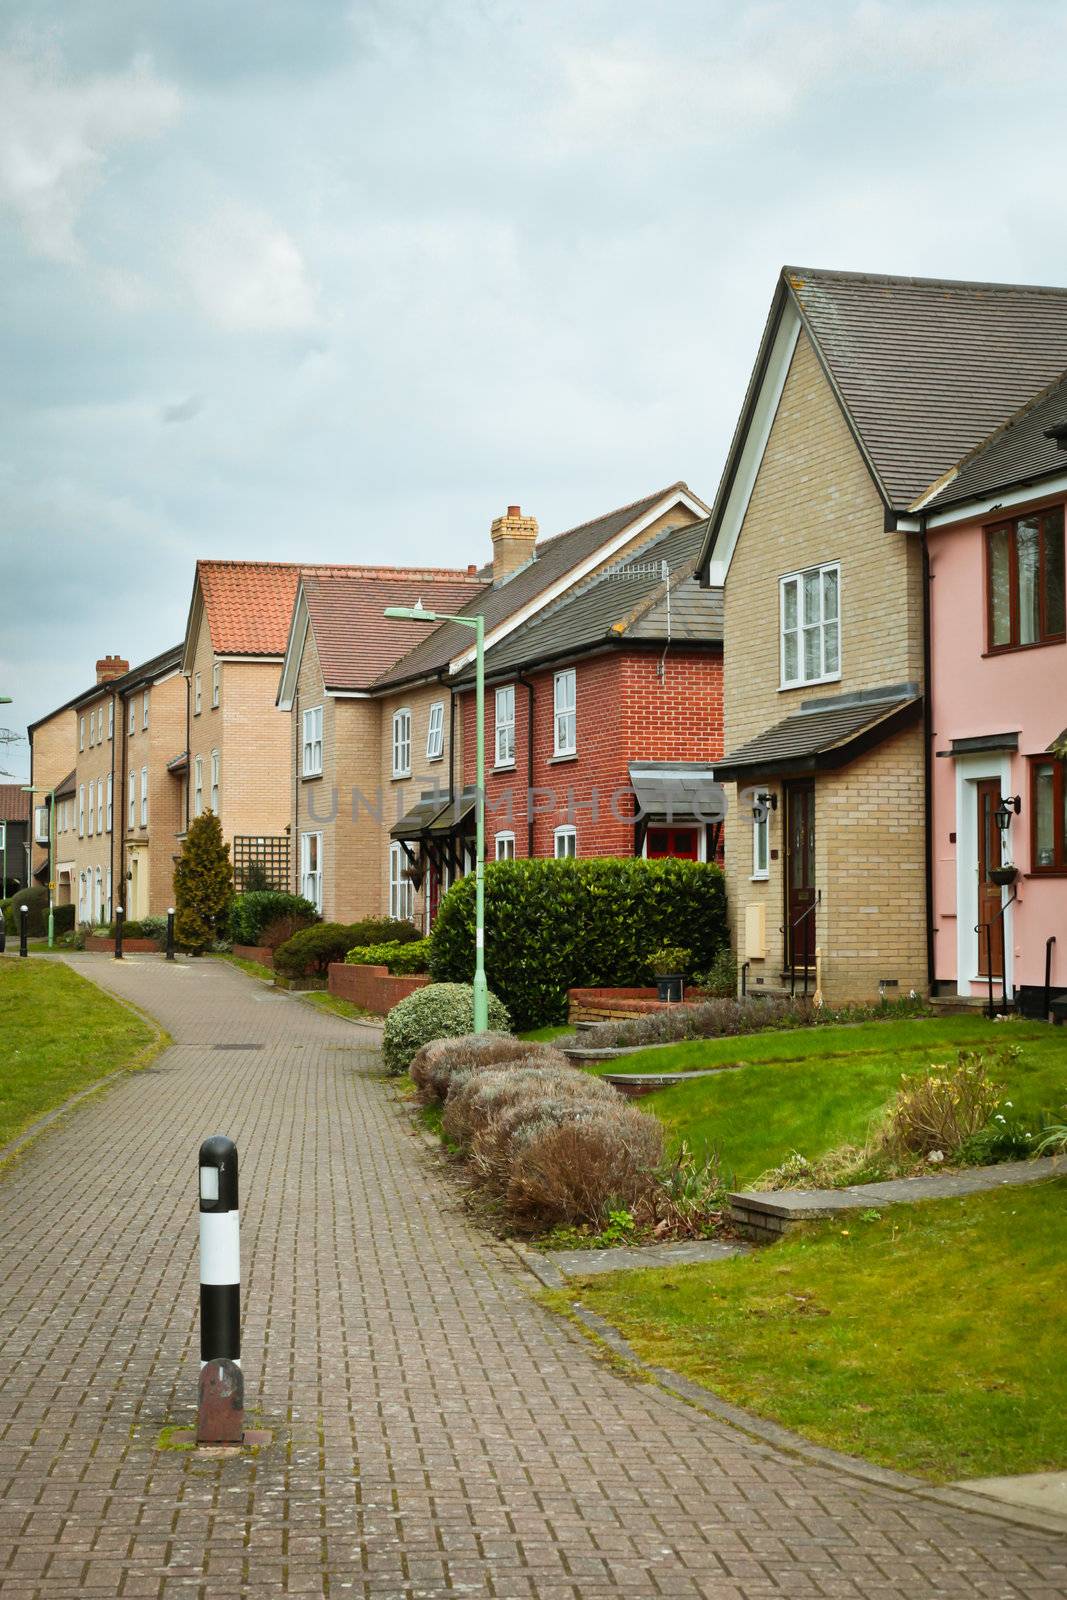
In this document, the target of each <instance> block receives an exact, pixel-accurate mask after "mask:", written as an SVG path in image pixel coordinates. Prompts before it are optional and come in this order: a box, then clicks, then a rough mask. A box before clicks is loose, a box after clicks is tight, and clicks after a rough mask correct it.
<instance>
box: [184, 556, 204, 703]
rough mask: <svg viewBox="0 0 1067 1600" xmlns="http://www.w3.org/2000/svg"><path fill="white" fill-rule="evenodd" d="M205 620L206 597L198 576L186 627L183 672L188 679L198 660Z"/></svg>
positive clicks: (194, 583) (194, 584) (195, 580)
mask: <svg viewBox="0 0 1067 1600" xmlns="http://www.w3.org/2000/svg"><path fill="white" fill-rule="evenodd" d="M203 620H204V595H203V591H202V590H201V588H200V576H199V574H197V576H196V578H195V579H194V581H193V598H192V599H191V601H190V602H189V620H188V622H187V623H186V626H185V648H184V649H183V650H182V663H181V670H182V674H183V676H184V677H186V678H189V677H192V672H193V662H194V661H195V659H196V646H197V642H198V640H199V637H200V626H201V623H202V622H203Z"/></svg>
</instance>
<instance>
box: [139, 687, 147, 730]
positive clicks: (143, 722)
mask: <svg viewBox="0 0 1067 1600" xmlns="http://www.w3.org/2000/svg"><path fill="white" fill-rule="evenodd" d="M141 727H142V728H147V727H148V690H147V689H146V690H145V692H144V705H143V709H142V712H141Z"/></svg>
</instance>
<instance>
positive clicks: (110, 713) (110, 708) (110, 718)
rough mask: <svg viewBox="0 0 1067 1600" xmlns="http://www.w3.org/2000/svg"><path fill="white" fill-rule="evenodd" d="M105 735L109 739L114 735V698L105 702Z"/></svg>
mask: <svg viewBox="0 0 1067 1600" xmlns="http://www.w3.org/2000/svg"><path fill="white" fill-rule="evenodd" d="M107 736H108V738H109V739H113V738H114V737H115V702H114V700H109V701H108V703H107Z"/></svg>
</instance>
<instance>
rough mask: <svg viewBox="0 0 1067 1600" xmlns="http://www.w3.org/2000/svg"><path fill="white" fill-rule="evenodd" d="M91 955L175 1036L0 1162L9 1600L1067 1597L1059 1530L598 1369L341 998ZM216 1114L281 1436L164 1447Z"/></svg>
mask: <svg viewBox="0 0 1067 1600" xmlns="http://www.w3.org/2000/svg"><path fill="white" fill-rule="evenodd" d="M71 964H72V965H73V966H74V967H75V968H76V969H77V970H78V971H80V972H82V973H84V974H86V975H87V976H89V977H91V978H92V979H94V980H95V981H97V982H99V983H101V984H102V985H103V986H104V987H106V988H108V989H110V990H112V991H113V992H115V993H116V994H118V995H120V996H122V997H124V998H127V999H129V1000H132V1001H134V1002H136V1003H137V1004H138V1005H140V1006H141V1007H143V1008H144V1009H145V1010H146V1011H149V1012H151V1013H152V1015H154V1016H155V1017H157V1018H158V1019H159V1020H160V1021H161V1022H162V1023H163V1024H164V1026H165V1027H166V1028H167V1029H168V1030H169V1032H170V1033H171V1035H172V1037H173V1038H174V1039H175V1041H176V1042H175V1044H174V1046H173V1047H172V1048H171V1049H169V1050H167V1051H166V1052H165V1053H164V1054H163V1055H162V1056H160V1057H159V1058H158V1059H157V1061H156V1062H155V1063H154V1064H153V1066H152V1067H151V1068H150V1069H149V1070H148V1071H146V1072H143V1073H139V1074H136V1075H133V1076H130V1077H124V1078H121V1079H119V1080H117V1082H116V1083H115V1084H114V1085H113V1086H112V1087H110V1088H109V1089H107V1090H105V1091H104V1092H103V1093H102V1094H100V1095H98V1096H94V1097H92V1098H90V1099H89V1100H87V1101H85V1102H83V1104H82V1105H81V1106H79V1107H78V1108H77V1109H76V1110H75V1111H73V1112H72V1113H71V1114H70V1115H69V1116H67V1117H64V1118H61V1119H60V1120H59V1121H58V1122H57V1123H55V1124H54V1125H53V1126H52V1127H50V1128H49V1129H48V1130H46V1131H45V1132H44V1133H43V1134H42V1135H41V1137H40V1138H39V1139H38V1140H37V1141H36V1142H35V1143H34V1144H33V1145H32V1146H31V1147H30V1148H29V1149H28V1150H27V1151H26V1152H25V1153H24V1154H23V1155H22V1156H21V1157H20V1158H19V1159H18V1160H17V1161H16V1162H15V1163H14V1164H13V1165H12V1166H11V1167H10V1168H9V1169H7V1171H6V1172H5V1174H4V1175H3V1176H2V1177H0V1600H9V1597H11V1600H13V1597H15V1596H19V1597H22V1596H25V1597H31V1596H34V1597H36V1596H40V1597H57V1596H64V1597H66V1596H69V1597H71V1600H74V1597H82V1596H112V1595H114V1596H120V1595H121V1596H154V1597H156V1600H167V1597H171V1596H177V1595H182V1596H205V1597H223V1596H227V1597H228V1596H246V1595H255V1596H275V1595H287V1594H289V1595H310V1596H330V1597H331V1600H337V1597H338V1596H349V1595H350V1596H353V1597H360V1600H364V1597H366V1600H370V1597H397V1600H400V1597H406V1600H414V1597H417V1596H439V1595H464V1596H474V1597H481V1596H494V1597H496V1600H583V1597H589V1600H593V1597H601V1596H627V1597H634V1600H644V1597H646V1596H647V1597H649V1600H660V1597H664V1600H673V1597H683V1596H684V1597H690V1596H704V1597H708V1600H771V1597H779V1600H780V1597H782V1596H787V1597H789V1600H806V1597H808V1596H811V1597H833V1600H923V1597H927V1596H929V1597H934V1596H937V1597H939V1600H943V1597H963V1596H966V1597H968V1600H971V1597H980V1600H1051V1597H1053V1596H1058V1597H1061V1600H1063V1597H1067V1564H1065V1563H1067V1540H1064V1539H1062V1538H1058V1537H1056V1536H1055V1535H1052V1534H1046V1533H1037V1532H1033V1531H1031V1530H1028V1529H1026V1528H1020V1527H1013V1526H1011V1525H1009V1524H1007V1523H1004V1522H1001V1521H999V1520H998V1519H997V1518H995V1517H992V1516H990V1517H985V1516H980V1515H975V1514H972V1513H970V1512H966V1511H962V1510H958V1509H956V1508H953V1507H946V1506H943V1505H939V1504H937V1503H935V1502H932V1501H928V1500H924V1499H921V1498H917V1497H914V1496H910V1495H907V1494H901V1493H897V1492H894V1491H891V1490H889V1489H882V1488H880V1487H877V1486H872V1485H870V1484H865V1483H863V1482H861V1481H859V1480H857V1479H854V1478H852V1477H850V1476H849V1475H848V1474H845V1473H840V1472H837V1471H834V1470H833V1469H831V1468H828V1467H825V1466H822V1465H817V1464H814V1463H811V1462H806V1461H803V1460H800V1459H798V1458H797V1457H794V1456H790V1455H788V1454H786V1453H783V1452H780V1451H778V1450H776V1449H773V1448H771V1447H770V1446H769V1445H766V1444H763V1443H760V1442H758V1441H754V1440H752V1439H749V1438H747V1437H746V1436H745V1435H744V1434H743V1433H740V1432H737V1431H735V1430H733V1429H731V1428H730V1427H728V1426H726V1425H724V1424H721V1423H719V1422H717V1421H714V1420H710V1419H709V1418H707V1417H706V1416H703V1415H701V1414H700V1413H699V1412H697V1411H696V1410H694V1409H692V1408H690V1407H688V1406H686V1405H685V1404H684V1403H683V1402H682V1401H680V1400H678V1399H676V1398H674V1397H672V1396H669V1395H666V1394H664V1393H663V1392H662V1391H661V1390H659V1389H657V1388H655V1387H654V1386H652V1385H647V1384H639V1383H634V1382H630V1381H626V1380H624V1379H623V1378H621V1377H619V1376H617V1375H616V1373H615V1372H614V1371H612V1370H611V1369H610V1368H609V1367H608V1366H606V1365H604V1364H603V1363H601V1362H600V1361H598V1360H597V1359H595V1357H594V1354H593V1352H592V1350H591V1348H590V1346H589V1345H588V1344H587V1343H586V1342H585V1341H584V1340H583V1339H582V1337H581V1336H580V1335H579V1334H577V1333H576V1332H575V1331H574V1330H572V1329H571V1328H570V1327H569V1326H568V1325H566V1324H565V1323H562V1322H560V1321H557V1320H555V1319H553V1318H551V1317H549V1316H548V1315H546V1314H545V1313H544V1312H543V1311H542V1310H541V1309H540V1308H539V1307H538V1306H537V1305H536V1304H535V1302H534V1301H533V1300H532V1299H531V1296H530V1292H529V1279H528V1278H527V1277H526V1275H525V1274H524V1273H522V1271H521V1269H520V1268H519V1267H518V1266H517V1264H516V1263H515V1261H514V1259H513V1257H512V1255H511V1253H510V1252H509V1251H507V1250H505V1249H503V1248H502V1247H497V1246H496V1245H495V1244H494V1243H493V1242H492V1241H491V1240H489V1239H487V1238H485V1237H484V1236H483V1235H481V1234H480V1233H478V1232H476V1231H475V1230H473V1229H472V1228H470V1227H469V1226H468V1224H467V1222H466V1220H465V1218H464V1215H463V1212H462V1208H461V1207H460V1206H459V1205H458V1203H457V1201H456V1199H455V1197H454V1195H453V1194H452V1192H451V1191H450V1189H449V1188H448V1187H447V1186H446V1185H444V1184H442V1183H441V1181H440V1180H439V1178H438V1176H437V1174H436V1170H435V1163H434V1160H433V1158H432V1156H431V1155H429V1154H428V1152H427V1151H426V1149H425V1146H424V1145H423V1144H422V1142H421V1141H419V1140H417V1139H415V1138H413V1137H412V1136H411V1133H410V1131H409V1129H408V1126H407V1124H406V1122H405V1120H404V1118H403V1117H402V1116H400V1115H399V1114H398V1112H397V1109H396V1106H395V1104H394V1103H393V1102H392V1100H391V1099H390V1095H389V1092H388V1091H387V1089H386V1088H385V1087H384V1086H383V1083H382V1081H381V1079H380V1078H379V1076H378V1075H377V1071H378V1069H377V1060H376V1057H375V1056H374V1055H373V1053H371V1052H370V1051H369V1050H368V1048H367V1042H366V1035H365V1033H361V1032H360V1030H358V1029H355V1028H353V1027H352V1026H351V1025H350V1024H349V1023H347V1022H346V1021H344V1020H343V1019H341V1018H336V1017H333V1016H331V1015H329V1014H324V1013H320V1012H314V1011H312V1010H311V1008H309V1007H308V1006H306V1005H304V1004H302V1003H301V1002H299V1001H298V1000H295V999H294V998H292V997H291V996H286V995H283V994H279V993H275V992H274V991H272V990H271V989H269V988H267V987H265V986H263V985H259V984H256V983H254V982H252V981H250V980H249V979H247V978H245V977H244V976H243V975H242V974H240V973H239V972H237V971H235V970H234V969H232V968H230V967H228V966H226V965H225V964H223V963H217V962H209V961H203V962H189V963H176V964H173V965H171V964H169V963H164V962H163V961H162V960H158V959H154V958H151V957H144V958H131V959H128V960H127V961H125V962H124V963H122V964H121V965H120V964H118V963H116V962H114V961H112V960H111V959H110V958H108V957H107V956H79V957H72V958H71ZM219 1045H239V1046H243V1047H245V1048H241V1049H228V1050H220V1049H218V1048H217V1046H219ZM214 1132H225V1133H228V1134H230V1135H231V1136H232V1137H233V1138H235V1139H236V1140H237V1143H238V1146H239V1149H240V1157H241V1197H242V1252H243V1258H244V1259H243V1276H244V1332H243V1357H244V1360H243V1364H244V1370H245V1378H246V1404H247V1406H248V1408H249V1410H250V1411H251V1412H252V1413H253V1414H254V1415H253V1417H252V1419H251V1420H253V1421H254V1422H255V1424H256V1425H257V1426H261V1427H265V1428H269V1429H272V1430H273V1433H274V1443H273V1444H272V1445H270V1446H269V1447H268V1448H267V1449H265V1450H262V1451H260V1452H259V1453H258V1454H256V1455H250V1456H241V1457H231V1458H228V1459H216V1458H206V1459H205V1458H204V1457H202V1456H197V1455H196V1454H194V1453H190V1452H188V1451H180V1450H176V1449H173V1448H167V1445H168V1443H169V1438H168V1433H167V1430H168V1429H172V1428H175V1427H182V1426H188V1425H189V1424H190V1422H191V1421H192V1419H193V1414H194V1409H195V1394H196V1379H197V1370H198V1345H197V1336H198V1335H197V1281H198V1264H197V1218H196V1153H197V1148H198V1146H199V1143H200V1140H201V1139H202V1138H203V1137H204V1136H205V1135H206V1134H208V1133H214Z"/></svg>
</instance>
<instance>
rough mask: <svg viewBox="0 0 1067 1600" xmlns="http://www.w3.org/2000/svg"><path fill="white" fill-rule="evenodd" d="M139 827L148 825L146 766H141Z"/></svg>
mask: <svg viewBox="0 0 1067 1600" xmlns="http://www.w3.org/2000/svg"><path fill="white" fill-rule="evenodd" d="M141 827H142V828H147V827H148V768H147V767H142V768H141Z"/></svg>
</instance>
